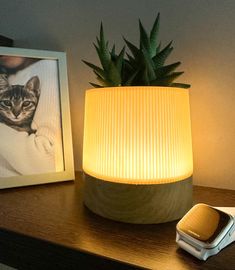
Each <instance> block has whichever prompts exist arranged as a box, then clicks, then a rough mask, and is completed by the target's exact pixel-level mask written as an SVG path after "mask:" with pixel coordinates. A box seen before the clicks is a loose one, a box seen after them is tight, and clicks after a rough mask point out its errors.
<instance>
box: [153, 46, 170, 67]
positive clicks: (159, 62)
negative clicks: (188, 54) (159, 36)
mask: <svg viewBox="0 0 235 270" xmlns="http://www.w3.org/2000/svg"><path fill="white" fill-rule="evenodd" d="M171 44H172V41H171V42H170V43H169V44H168V45H167V46H166V47H165V48H164V49H162V50H161V51H160V52H159V53H158V54H156V55H155V56H154V57H153V62H154V64H155V67H156V68H159V67H162V66H163V65H164V63H165V61H166V59H167V57H168V56H169V54H170V53H171V52H172V50H173V47H171Z"/></svg>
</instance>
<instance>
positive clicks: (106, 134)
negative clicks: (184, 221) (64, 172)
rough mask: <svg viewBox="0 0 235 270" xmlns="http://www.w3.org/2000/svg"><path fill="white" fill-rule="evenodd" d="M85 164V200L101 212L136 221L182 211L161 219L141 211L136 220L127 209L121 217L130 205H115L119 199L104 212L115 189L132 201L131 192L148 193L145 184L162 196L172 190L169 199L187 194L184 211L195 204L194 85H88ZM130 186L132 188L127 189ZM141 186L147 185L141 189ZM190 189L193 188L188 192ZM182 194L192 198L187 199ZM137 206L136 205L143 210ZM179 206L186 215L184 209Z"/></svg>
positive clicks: (114, 217) (145, 221)
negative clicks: (191, 88)
mask: <svg viewBox="0 0 235 270" xmlns="http://www.w3.org/2000/svg"><path fill="white" fill-rule="evenodd" d="M83 170H84V172H85V173H86V187H85V204H86V205H87V206H88V207H89V208H90V209H91V210H92V211H94V212H96V213H98V214H101V215H103V216H106V217H109V218H113V219H116V220H121V221H127V222H134V223H157V222H163V221H167V220H172V219H175V216H177V214H176V213H173V215H172V214H171V215H170V216H171V217H170V218H169V217H167V218H165V217H163V218H160V219H157V220H156V221H155V220H153V221H152V219H151V220H148V218H146V219H145V217H141V218H140V221H139V218H138V216H136V217H135V218H134V219H133V220H132V217H130V216H131V215H132V213H129V214H128V213H126V214H124V216H127V217H124V218H122V217H121V218H120V216H122V213H123V211H124V210H123V211H122V210H121V208H120V209H119V206H118V208H117V209H115V207H116V206H113V204H114V203H113V202H112V203H111V205H112V208H113V209H106V210H107V211H106V210H105V211H104V212H105V213H103V212H102V211H101V213H100V210H99V208H100V207H99V205H102V207H101V208H104V207H105V208H106V207H107V206H105V204H106V203H107V199H108V200H110V199H112V193H113V192H115V194H114V193H113V196H114V197H115V196H118V198H119V200H120V199H121V200H124V201H125V203H127V204H128V203H129V202H128V201H126V198H127V197H130V199H129V200H133V198H131V196H136V195H134V194H135V193H136V192H137V193H138V194H139V192H142V193H144V194H145V193H146V191H145V189H147V190H148V191H149V190H150V189H151V192H154V193H155V194H154V196H157V200H159V199H160V200H161V198H160V197H159V192H161V193H162V192H163V189H166V191H164V192H165V193H166V194H164V195H163V193H162V196H163V197H164V201H165V198H168V197H169V196H170V195H171V196H173V197H174V198H173V199H171V203H173V202H174V204H175V200H176V201H177V200H178V199H180V200H182V201H183V203H180V205H179V208H181V209H183V210H182V211H183V213H184V212H185V211H186V210H187V209H188V208H189V206H191V180H190V176H191V175H192V172H193V161H192V142H191V124H190V108H189V95H188V90H186V89H182V88H173V87H113V88H96V89H92V90H87V91H86V96H85V122H84V145H83ZM185 179H186V180H185ZM177 183H178V184H177ZM127 188H128V190H129V191H128V192H129V194H128V195H124V193H126V190H127ZM140 188H141V190H142V191H139V190H140ZM122 190H123V191H122ZM154 190H155V191H154ZM174 190H175V191H174ZM132 192H133V194H132ZM172 192H173V193H172ZM185 192H186V193H187V194H183V193H185ZM100 193H103V194H102V195H101V198H100V199H99V198H98V197H99V196H97V194H99V195H100ZM175 193H177V194H175ZM123 196H124V197H123ZM177 196H178V197H177ZM137 197H138V198H137V199H136V200H138V202H137V204H139V205H140V204H141V207H142V208H143V207H145V206H144V205H143V204H145V203H146V199H145V202H140V198H139V195H138V196H137ZM175 197H177V198H175ZM182 197H187V198H185V201H184V199H182ZM115 200H117V198H115ZM152 200H153V198H152V197H151V201H152ZM105 201H106V203H105ZM154 201H155V199H154ZM161 202H162V200H161ZM171 203H170V204H171ZM94 204H95V206H94ZM119 204H121V203H120V202H119ZM132 204H133V201H132ZM157 204H158V205H159V202H157ZM166 204H167V202H166ZM178 204H179V202H178ZM182 204H184V205H183V206H182ZM146 205H147V204H146ZM168 206H169V202H168ZM136 207H137V206H135V209H134V211H137V212H138V208H136ZM151 207H152V206H151ZM164 207H167V205H166V206H164ZM94 208H95V209H94ZM120 211H122V212H121V214H120V213H119V212H120ZM130 211H132V210H130ZM172 211H174V210H172ZM182 211H181V212H182ZM106 212H108V214H107V213H106ZM114 212H115V213H116V214H114ZM124 212H125V211H124ZM168 212H169V211H168ZM176 212H177V213H178V215H180V216H181V215H182V213H180V214H179V211H178V210H177V211H176ZM117 213H119V214H117ZM116 215H117V216H116ZM136 215H137V214H136ZM139 216H141V213H140V212H139ZM136 218H137V221H136ZM176 218H178V216H177V217H176ZM141 220H144V221H141Z"/></svg>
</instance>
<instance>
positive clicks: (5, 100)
mask: <svg viewBox="0 0 235 270" xmlns="http://www.w3.org/2000/svg"><path fill="white" fill-rule="evenodd" d="M39 97H40V80H39V78H38V76H33V77H32V78H30V79H29V80H28V81H27V83H26V84H25V85H10V84H9V82H8V79H7V75H6V74H0V122H1V123H4V124H6V125H7V126H9V127H11V128H13V129H15V130H17V131H25V132H27V133H28V134H29V135H30V134H32V133H35V132H36V130H35V129H32V128H31V124H32V121H33V117H34V114H35V111H36V108H37V105H38V101H39Z"/></svg>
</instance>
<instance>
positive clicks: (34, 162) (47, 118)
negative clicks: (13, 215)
mask: <svg viewBox="0 0 235 270" xmlns="http://www.w3.org/2000/svg"><path fill="white" fill-rule="evenodd" d="M6 59H7V60H6ZM9 59H13V61H15V62H16V60H18V59H23V62H24V63H30V64H27V65H26V64H23V65H19V66H18V67H17V68H15V67H12V66H10V67H9V63H8V65H7V61H9ZM4 61H5V62H4ZM0 73H1V74H0V76H2V77H0V189H3V188H12V187H18V186H28V185H36V184H43V183H51V182H59V181H67V180H73V179H74V165H73V148H72V134H71V120H70V106H69V92H68V77H67V65H66V54H65V53H64V52H54V51H45V50H31V49H22V48H8V47H0ZM35 74H36V77H38V79H39V82H40V96H39V98H38V100H37V102H38V103H37V105H36V109H35V111H34V116H33V120H32V123H31V126H34V127H33V128H32V130H33V131H32V133H30V132H27V131H24V130H18V128H17V126H15V125H14V124H13V125H11V122H10V124H9V121H10V120H9V121H8V119H7V118H6V116H5V113H6V110H9V114H10V113H11V114H12V112H10V110H13V109H12V108H13V107H14V106H16V105H15V103H14V104H13V103H12V102H13V101H12V100H13V94H12V93H11V95H12V96H11V97H8V98H11V101H10V102H11V103H10V102H9V101H6V100H4V98H5V96H6V95H5V94H4V95H5V96H4V95H3V92H1V91H5V92H4V93H7V94H8V95H10V92H9V89H13V87H12V86H14V87H15V86H17V85H20V86H22V87H24V89H26V84H27V82H29V80H30V78H32V76H33V75H34V76H35ZM4 76H5V77H6V80H7V82H8V86H7V87H8V88H4V87H5V86H4V87H1V78H4ZM27 76H28V79H27V80H26V78H27ZM4 83H5V82H4ZM49 86H50V87H49ZM7 91H8V92H7ZM12 91H13V90H12ZM17 91H18V90H17ZM1 94H2V95H1ZM18 99H19V100H21V99H22V100H23V98H22V97H20V98H18ZM14 102H15V97H14ZM20 102H21V103H22V101H20ZM40 102H41V103H40ZM8 103H9V104H8ZM21 103H20V104H21ZM28 103H29V102H28ZM28 103H27V104H28ZM22 104H23V103H22ZM24 104H26V103H24ZM27 104H26V105H27ZM32 104H33V102H32ZM1 105H2V107H1ZM6 105H9V106H8V107H7V106H6ZM19 106H22V108H23V106H24V105H19ZM9 108H10V109H9ZM1 109H2V114H4V115H3V116H1ZM22 110H23V109H22ZM50 112H51V113H50ZM7 113H8V112H7ZM19 113H20V112H19ZM17 114H18V113H17ZM22 114H23V113H22ZM7 117H8V116H7ZM14 117H19V116H14ZM36 118H37V121H36V120H35V119H36ZM19 126H20V125H19ZM16 128H17V129H16ZM20 128H21V127H20ZM1 163H2V164H1Z"/></svg>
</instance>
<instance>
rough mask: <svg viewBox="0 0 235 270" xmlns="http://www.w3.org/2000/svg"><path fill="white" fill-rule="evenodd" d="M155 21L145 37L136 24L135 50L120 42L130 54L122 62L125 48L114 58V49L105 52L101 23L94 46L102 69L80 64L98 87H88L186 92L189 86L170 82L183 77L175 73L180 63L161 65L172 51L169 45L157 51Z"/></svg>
mask: <svg viewBox="0 0 235 270" xmlns="http://www.w3.org/2000/svg"><path fill="white" fill-rule="evenodd" d="M159 21H160V15H159V14H158V15H157V18H156V20H155V22H154V24H153V27H152V29H151V31H150V34H148V33H147V32H146V30H145V29H144V27H143V25H142V23H141V21H140V20H139V31H140V43H139V47H137V46H135V45H134V44H133V43H131V42H130V41H128V40H127V39H125V38H124V41H125V43H126V45H127V47H128V48H129V50H130V53H131V54H129V53H126V57H127V58H125V46H124V47H123V48H122V50H121V52H120V53H118V54H116V51H115V45H114V46H113V48H112V49H111V50H110V49H109V44H108V41H106V40H105V37H104V31H103V26H102V23H101V27H100V37H99V38H98V37H97V44H94V46H95V48H96V51H97V54H98V56H99V59H100V62H101V65H102V67H98V66H96V65H94V64H92V63H90V62H87V61H83V62H84V63H85V64H87V65H88V66H89V67H90V68H92V69H93V71H94V73H95V74H96V76H97V80H98V81H99V84H94V83H91V85H92V86H94V87H105V86H148V85H152V86H170V87H181V88H189V87H190V85H189V84H184V83H176V82H174V80H175V79H176V78H178V77H179V76H180V75H182V74H183V73H184V72H176V71H175V69H176V68H177V67H178V66H179V65H180V64H181V63H180V62H175V63H173V64H169V65H165V62H166V60H167V57H168V56H169V55H170V53H171V52H172V50H173V47H172V41H171V42H170V43H169V44H168V45H166V46H165V47H164V48H163V49H161V43H160V42H158V32H159Z"/></svg>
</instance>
